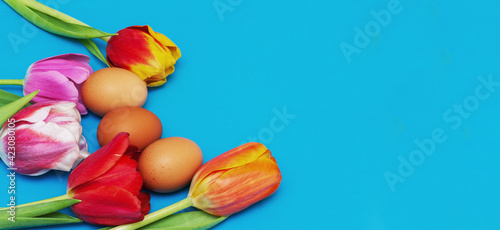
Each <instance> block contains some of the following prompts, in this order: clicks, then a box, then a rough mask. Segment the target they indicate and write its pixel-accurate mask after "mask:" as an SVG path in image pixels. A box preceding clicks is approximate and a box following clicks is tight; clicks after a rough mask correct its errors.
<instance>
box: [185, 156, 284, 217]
mask: <svg viewBox="0 0 500 230" xmlns="http://www.w3.org/2000/svg"><path fill="white" fill-rule="evenodd" d="M216 173H217V172H216ZM218 175H220V177H219V178H218V179H217V180H215V181H214V182H213V183H212V184H211V185H210V186H209V189H206V190H205V191H202V192H201V194H200V193H198V194H199V195H197V196H191V197H192V199H193V205H194V206H195V207H197V208H200V209H202V210H204V211H206V212H208V213H210V214H213V215H217V216H227V215H231V214H233V213H236V212H239V211H241V210H243V209H245V208H247V207H248V206H250V205H252V204H254V203H256V202H258V201H260V200H262V199H264V198H266V197H267V196H269V195H271V194H272V193H274V192H275V191H276V190H277V189H278V187H279V184H280V182H281V173H280V171H279V168H278V166H277V164H276V161H275V160H274V158H273V157H272V156H270V155H262V156H261V157H259V158H258V159H257V160H255V161H254V162H252V163H249V164H245V165H242V166H240V167H236V168H233V169H231V170H227V171H226V172H225V173H223V174H218Z"/></svg>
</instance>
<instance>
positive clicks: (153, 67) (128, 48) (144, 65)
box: [106, 25, 181, 87]
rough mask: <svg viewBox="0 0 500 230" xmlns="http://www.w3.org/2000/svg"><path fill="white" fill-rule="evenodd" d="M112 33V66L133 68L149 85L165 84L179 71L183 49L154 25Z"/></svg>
mask: <svg viewBox="0 0 500 230" xmlns="http://www.w3.org/2000/svg"><path fill="white" fill-rule="evenodd" d="M117 34H118V35H115V36H112V37H111V38H110V39H109V41H108V44H107V46H106V56H107V61H108V63H109V64H110V65H111V66H114V67H120V68H124V69H127V70H130V71H132V72H134V73H135V74H137V75H138V76H139V77H140V78H141V79H142V80H144V81H145V82H146V84H147V86H150V87H154V86H160V85H163V84H164V83H165V82H166V81H167V79H166V78H167V76H168V75H170V74H172V73H173V72H174V70H175V67H174V65H175V63H176V61H177V59H179V58H180V57H181V51H180V50H179V48H177V46H176V45H175V44H174V43H173V42H172V41H171V40H170V39H169V38H168V37H166V36H165V35H163V34H161V33H157V32H155V31H153V29H151V27H150V26H148V25H146V26H130V27H127V28H125V29H122V30H120V31H118V32H117Z"/></svg>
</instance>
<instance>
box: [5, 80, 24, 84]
mask: <svg viewBox="0 0 500 230" xmlns="http://www.w3.org/2000/svg"><path fill="white" fill-rule="evenodd" d="M23 83H24V80H23V79H9V80H7V79H0V85H23Z"/></svg>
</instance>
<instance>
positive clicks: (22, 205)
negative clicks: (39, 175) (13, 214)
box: [16, 194, 68, 208]
mask: <svg viewBox="0 0 500 230" xmlns="http://www.w3.org/2000/svg"><path fill="white" fill-rule="evenodd" d="M64 199H68V195H67V194H64V195H62V196H56V197H53V198H49V199H45V200H39V201H35V202H31V203H27V204H21V205H17V206H16V207H17V208H21V207H25V206H30V205H34V204H40V203H44V202H49V201H56V200H64Z"/></svg>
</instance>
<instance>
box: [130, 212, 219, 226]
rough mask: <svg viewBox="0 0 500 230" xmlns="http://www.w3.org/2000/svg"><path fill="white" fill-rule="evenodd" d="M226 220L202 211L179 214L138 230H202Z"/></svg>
mask: <svg viewBox="0 0 500 230" xmlns="http://www.w3.org/2000/svg"><path fill="white" fill-rule="evenodd" d="M226 218H227V216H214V215H210V214H208V213H206V212H203V211H193V212H181V213H178V214H174V215H172V216H169V217H166V218H163V219H161V220H159V221H156V222H154V223H152V224H149V225H146V226H144V227H142V228H139V230H188V229H189V230H203V229H209V228H211V227H213V226H215V225H217V224H218V223H220V222H222V221H223V220H225V219H226Z"/></svg>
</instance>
